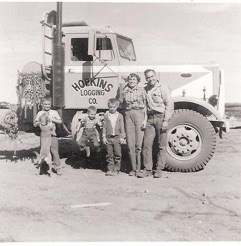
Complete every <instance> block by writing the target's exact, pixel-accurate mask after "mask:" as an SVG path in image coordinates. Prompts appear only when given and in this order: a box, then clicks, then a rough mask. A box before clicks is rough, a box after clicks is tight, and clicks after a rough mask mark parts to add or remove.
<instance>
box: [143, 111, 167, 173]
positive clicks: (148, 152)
mask: <svg viewBox="0 0 241 246" xmlns="http://www.w3.org/2000/svg"><path fill="white" fill-rule="evenodd" d="M163 119H164V115H163V114H154V115H151V116H149V117H148V120H147V127H146V130H145V134H144V143H143V160H144V167H145V169H146V170H152V168H153V160H152V146H153V141H154V138H155V136H157V139H158V151H159V153H158V160H157V167H156V170H161V169H163V168H164V167H165V164H166V145H167V132H162V130H161V129H162V123H163Z"/></svg>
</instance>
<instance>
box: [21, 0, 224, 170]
mask: <svg viewBox="0 0 241 246" xmlns="http://www.w3.org/2000/svg"><path fill="white" fill-rule="evenodd" d="M41 24H42V38H43V62H42V64H39V63H36V62H30V63H28V64H26V65H25V66H24V68H23V69H22V72H21V73H19V81H18V91H19V95H21V96H20V99H19V106H20V107H19V108H20V110H19V111H20V118H21V122H23V123H24V125H25V126H28V129H27V130H28V131H31V130H33V127H32V122H33V118H34V116H35V115H36V111H37V110H38V109H39V108H41V104H40V100H41V98H42V97H43V96H45V95H51V96H52V98H53V102H52V104H53V107H54V108H56V109H57V110H58V112H59V113H60V115H61V117H62V118H63V122H64V124H65V125H66V126H67V128H68V129H69V130H71V133H72V137H73V139H75V140H77V139H78V138H79V137H80V135H81V129H79V128H78V126H79V122H80V120H81V119H82V117H83V116H84V115H85V110H86V109H87V107H88V106H90V105H94V106H96V107H97V109H98V112H99V114H100V115H101V114H103V112H105V111H106V110H107V101H108V99H109V98H111V97H116V95H117V93H118V92H120V91H121V89H122V88H123V87H124V85H125V83H126V79H127V76H128V75H129V74H130V73H133V72H134V73H137V74H138V75H139V76H140V77H141V82H140V85H141V86H145V78H144V71H145V70H146V69H148V68H151V69H154V70H155V71H156V73H157V75H158V78H159V80H160V81H163V82H164V83H166V84H167V85H168V86H169V87H170V89H171V93H172V97H173V100H174V107H175V111H174V115H173V117H172V118H171V120H170V124H169V130H168V144H167V163H166V168H167V169H168V170H171V171H180V172H193V171H199V170H202V169H203V168H204V167H205V165H206V164H207V163H208V162H209V160H210V159H211V158H212V156H213V154H214V152H215V147H216V138H217V135H218V136H219V137H220V138H221V137H222V132H223V131H225V132H228V130H229V127H228V123H227V122H226V121H225V119H224V113H225V107H224V105H225V100H224V98H225V95H224V75H223V71H222V70H220V68H219V66H218V65H217V64H211V65H175V66H150V65H148V64H147V65H141V66H140V65H138V64H137V58H136V53H135V49H134V44H133V42H132V39H130V38H128V37H126V36H124V35H121V34H118V33H116V32H114V31H113V30H112V29H111V28H110V27H107V28H95V27H90V26H88V25H87V24H86V23H85V22H83V21H79V22H69V23H62V4H61V3H57V11H55V10H53V11H51V12H50V13H45V14H44V17H43V20H42V21H41ZM48 48H49V49H50V50H48ZM33 77H34V78H35V83H34V82H33ZM36 77H37V79H36ZM36 81H37V82H36ZM37 86H38V88H37ZM30 91H31V92H33V91H34V92H36V91H37V92H39V91H40V92H41V93H37V92H36V93H37V94H38V97H37V99H36V98H35V100H33V99H29V98H28V101H26V95H29V92H30ZM27 92H28V93H27ZM36 93H35V94H36ZM37 94H36V95H37ZM24 95H25V97H24ZM29 105H30V107H28V108H27V106H29ZM26 108H27V109H26ZM23 112H24V113H23Z"/></svg>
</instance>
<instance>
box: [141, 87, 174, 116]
mask: <svg viewBox="0 0 241 246" xmlns="http://www.w3.org/2000/svg"><path fill="white" fill-rule="evenodd" d="M145 90H146V93H147V114H148V113H152V112H159V113H163V114H164V121H169V120H170V118H171V116H172V114H173V111H174V103H173V100H172V97H171V92H170V90H169V88H168V87H167V85H165V84H160V83H157V84H156V85H155V86H154V87H151V86H149V85H147V86H146V87H145Z"/></svg>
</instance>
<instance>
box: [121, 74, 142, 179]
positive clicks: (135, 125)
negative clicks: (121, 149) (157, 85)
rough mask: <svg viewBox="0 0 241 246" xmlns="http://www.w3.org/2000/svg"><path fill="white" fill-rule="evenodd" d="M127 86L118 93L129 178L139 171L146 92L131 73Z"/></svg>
mask: <svg viewBox="0 0 241 246" xmlns="http://www.w3.org/2000/svg"><path fill="white" fill-rule="evenodd" d="M127 81H128V83H127V85H126V86H125V87H124V88H123V90H122V92H121V93H120V98H119V100H120V108H121V109H123V110H124V116H125V127H126V139H127V145H128V149H129V158H130V162H131V171H130V172H129V175H130V176H134V175H136V173H137V171H139V170H140V169H141V149H142V142H143V136H144V131H143V130H144V129H145V127H146V121H147V116H146V92H145V89H144V88H142V87H140V86H138V83H139V82H140V77H139V76H138V75H137V74H135V73H131V74H130V75H129V76H128V78H127Z"/></svg>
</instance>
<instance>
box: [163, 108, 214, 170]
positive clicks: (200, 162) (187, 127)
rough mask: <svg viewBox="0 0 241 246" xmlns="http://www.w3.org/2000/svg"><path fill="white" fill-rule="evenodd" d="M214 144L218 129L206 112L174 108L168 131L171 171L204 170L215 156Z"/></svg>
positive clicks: (168, 153)
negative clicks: (204, 113) (203, 113)
mask: <svg viewBox="0 0 241 246" xmlns="http://www.w3.org/2000/svg"><path fill="white" fill-rule="evenodd" d="M215 147H216V133H215V130H214V128H213V126H212V124H211V123H210V122H209V121H208V120H207V119H206V118H205V117H204V116H203V115H201V114H199V113H197V112H195V111H192V110H188V109H180V110H175V113H174V115H173V117H172V118H171V120H170V124H169V130H168V143H167V162H166V168H167V169H168V170H171V171H180V172H193V171H198V170H201V169H203V168H204V166H205V165H206V164H207V163H208V162H209V160H210V159H211V158H212V156H213V154H214V151H215Z"/></svg>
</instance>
